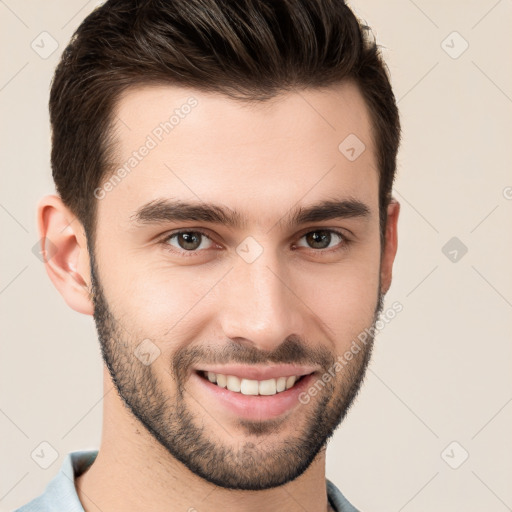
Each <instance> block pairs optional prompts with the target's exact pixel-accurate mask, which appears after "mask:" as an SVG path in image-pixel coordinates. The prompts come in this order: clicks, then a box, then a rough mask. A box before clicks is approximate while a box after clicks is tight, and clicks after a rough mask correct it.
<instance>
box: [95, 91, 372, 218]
mask: <svg viewBox="0 0 512 512" xmlns="http://www.w3.org/2000/svg"><path fill="white" fill-rule="evenodd" d="M114 114H115V115H114V133H115V140H116V147H115V153H114V159H115V161H114V162H113V164H114V165H113V170H114V174H113V175H109V176H107V178H108V183H107V182H105V181H104V182H103V183H102V184H100V187H101V188H102V190H103V192H105V193H104V194H103V196H104V197H103V198H102V200H101V201H100V204H99V207H98V212H99V216H98V220H99V221H100V219H101V217H102V213H101V212H102V211H103V212H106V211H107V210H108V212H109V217H110V216H112V215H114V216H117V217H118V221H119V222H120V223H121V222H124V221H127V220H128V219H129V217H130V216H131V215H132V214H133V212H134V211H136V210H137V209H138V208H140V206H141V205H143V204H145V203H148V202H150V201H154V200H158V199H162V198H172V199H181V200H195V201H208V202H212V203H220V204H223V205H227V206H229V207H230V208H231V209H233V210H236V211H239V212H243V213H246V214H247V215H244V216H246V217H250V216H251V215H252V216H253V217H254V219H256V220H258V221H259V222H264V221H265V222H267V221H268V222H269V223H272V222H275V220H276V218H278V217H280V216H282V215H283V214H285V213H286V209H289V208H290V206H292V205H294V204H296V203H297V202H298V201H300V202H301V203H307V202H308V201H309V200H311V201H313V200H314V199H315V200H318V199H326V198H329V197H332V196H333V195H336V197H343V196H347V197H357V198H358V199H361V200H363V201H365V202H367V203H371V202H373V201H375V200H376V199H377V197H378V194H377V190H378V173H377V167H376V160H375V146H374V141H373V140H372V130H371V120H370V115H369V112H368V109H367V106H366V104H365V102H364V99H363V97H362V95H361V93H360V92H359V89H358V88H357V87H356V86H355V85H354V84H352V83H349V82H347V83H344V84H341V85H338V86H336V87H331V88H328V89H323V90H318V89H312V90H303V91H296V92H287V93H283V94H280V95H278V96H276V97H274V98H273V99H271V100H268V101H265V102H241V101H238V100H233V99H231V98H228V97H227V96H224V95H221V94H217V93H206V92H203V91H198V90H195V89H185V88H181V87H175V86H145V87H139V88H134V89H129V90H128V91H127V92H125V93H124V94H123V95H122V96H121V97H120V99H119V102H118V104H117V106H116V109H115V112H114ZM270 205H275V207H274V206H273V207H272V208H271V207H270Z"/></svg>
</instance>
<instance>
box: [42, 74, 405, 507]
mask: <svg viewBox="0 0 512 512" xmlns="http://www.w3.org/2000/svg"><path fill="white" fill-rule="evenodd" d="M190 97H193V98H195V99H196V100H197V105H196V106H195V107H194V108H193V109H191V110H190V112H189V113H188V114H187V115H186V116H183V118H180V121H179V122H178V124H177V125H176V126H174V128H173V129H172V131H170V132H169V133H168V134H164V135H163V137H162V140H161V141H158V144H157V145H156V146H155V147H154V148H152V149H151V150H150V151H149V152H148V154H147V155H146V156H145V157H144V158H142V159H141V160H140V161H139V162H138V163H137V165H136V166H135V167H134V168H133V170H131V172H130V173H128V174H127V175H126V177H124V178H123V179H122V180H120V181H119V183H116V185H115V186H114V187H112V188H111V190H109V191H108V192H107V193H106V194H104V197H103V198H102V199H100V200H98V218H97V232H96V237H95V245H94V253H93V254H91V253H90V252H89V250H90V247H88V244H87V239H86V236H85V233H84V231H83V228H82V226H81V224H80V223H79V221H78V220H77V219H76V218H74V216H73V215H72V213H71V212H70V211H69V210H68V209H67V208H66V207H65V206H64V205H63V204H62V202H61V201H60V199H59V198H58V197H57V196H47V197H45V198H43V199H42V200H41V202H40V204H39V209H38V212H39V213H38V215H39V227H40V233H41V236H42V237H48V238H49V239H50V240H51V241H52V242H53V243H54V244H55V245H56V247H57V249H58V250H57V253H56V254H55V255H54V256H53V257H51V258H50V259H49V260H48V261H47V263H46V268H47V271H48V274H49V276H50V278H51V279H52V281H53V283H54V284H55V286H56V287H57V289H58V290H59V292H60V293H61V294H62V296H63V297H64V299H65V300H66V302H67V303H68V305H69V306H70V307H71V308H73V309H74V310H76V311H79V312H81V313H84V314H88V315H94V320H95V322H96V326H97V330H98V337H99V340H100V343H101V348H102V354H103V358H104V361H105V369H104V390H105V397H104V402H103V405H104V409H103V411H104V413H103V418H104V424H103V433H102V434H103V435H102V443H101V447H100V451H99V454H98V457H97V459H96V461H95V462H94V464H93V465H92V466H91V468H90V469H89V470H88V471H87V472H86V473H85V474H84V475H82V476H81V477H80V478H78V479H77V481H76V486H77V490H78V494H79V497H80V500H81V501H82V503H83V505H84V508H85V510H86V511H87V512H90V511H97V510H100V509H101V511H102V512H110V511H114V510H121V509H122V510H125V511H128V512H129V511H132V510H134V511H135V510H140V509H141V508H143V507H147V506H148V504H150V505H151V509H152V510H154V511H160V510H162V511H164V510H166V511H174V510H189V509H190V508H191V507H193V508H195V509H197V510H198V511H199V510H208V511H211V512H216V511H220V510H226V509H228V510H231V509H232V507H234V506H235V504H236V509H237V510H244V511H261V510H287V511H295V510H297V511H298V510H304V509H306V510H309V511H311V512H316V511H325V510H328V506H327V498H326V490H325V448H326V442H327V440H328V438H329V437H330V436H331V435H332V434H333V432H334V430H335V429H336V428H337V426H338V425H339V423H340V422H341V420H342V419H343V417H344V415H345V414H346V411H347V410H348V408H349V406H350V404H351V402H352V400H353V398H354V395H355V393H356V392H357V390H358V388H359V386H360V384H361V381H362V379H363V376H364V371H365V368H366V364H367V363H368V359H369V357H370V353H371V346H372V342H371V341H370V342H368V343H367V344H366V346H365V347H366V348H365V350H361V351H360V352H359V353H358V354H357V355H356V356H354V358H353V359H352V360H351V361H350V363H349V364H348V365H347V366H346V367H345V368H344V369H343V371H341V372H338V373H337V374H336V378H335V379H332V380H331V381H330V383H328V385H326V386H325V387H324V388H323V389H322V391H320V392H319V393H318V394H317V395H316V396H314V397H312V398H311V401H310V402H309V403H308V404H307V405H304V404H300V403H297V404H296V406H294V407H293V408H292V409H290V410H288V411H287V412H286V413H285V414H283V415H281V416H280V417H278V418H277V419H274V420H267V421H264V420H262V421H249V420H242V419H241V418H238V417H237V416H236V415H235V414H232V413H230V412H228V411H226V410H224V409H223V408H222V407H219V405H218V404H216V403H213V401H212V399H211V398H208V397H206V396H205V394H204V392H202V390H201V388H200V386H199V383H198V381H197V379H194V378H192V377H191V372H192V367H193V366H197V365H200V364H201V363H203V364H206V363H212V362H215V361H217V360H218V361H219V362H221V363H246V364H259V365H264V364H278V363H297V364H301V363H302V364H310V365H314V366H315V367H316V368H317V369H318V376H319V377H320V376H321V375H322V374H323V373H324V372H326V371H327V369H328V368H329V367H331V366H332V364H333V363H334V361H335V359H336V357H337V356H338V355H340V354H343V353H344V352H346V350H348V349H349V348H350V345H351V343H352V341H353V340H354V339H356V337H357V335H358V334H359V333H361V332H363V331H364V330H365V328H370V327H371V326H372V325H373V324H374V322H375V320H376V315H377V314H378V312H379V309H380V307H381V306H382V303H381V299H382V298H383V296H384V294H385V293H386V292H387V290H388V289H389V286H390V283H391V271H392V265H393V260H394V257H395V253H396V248H397V235H396V229H397V221H398V214H399V205H398V203H397V202H396V201H393V202H392V203H391V204H390V206H389V207H388V222H387V227H386V243H385V246H384V250H383V251H381V246H380V237H379V218H378V174H377V169H376V161H375V146H374V143H373V141H372V136H371V125H370V119H369V115H368V111H367V108H366V105H365V103H364V101H363V99H362V97H361V95H360V93H359V91H358V89H357V88H356V87H355V86H354V85H353V84H350V83H345V84H342V85H338V86H336V87H331V88H329V89H325V90H322V91H320V90H307V91H300V92H288V93H283V94H281V95H280V96H278V97H276V98H275V99H273V100H271V101H269V102H266V103H254V104H247V103H245V104H243V103H240V102H236V101H234V100H232V99H228V98H227V97H225V96H222V95H219V94H212V93H204V92H200V91H196V90H187V89H183V88H178V87H171V86H158V87H156V86H151V87H142V88H138V89H132V90H130V91H128V92H127V93H126V94H125V95H124V96H123V97H122V98H121V99H120V101H119V104H118V106H117V110H116V124H115V133H116V139H117V142H118V144H117V147H116V155H115V156H116V164H117V167H119V166H122V165H123V164H124V163H125V162H127V161H128V159H129V158H130V156H132V154H133V151H137V150H138V148H140V147H141V146H142V145H143V144H144V143H145V141H146V140H147V137H148V135H150V134H152V133H154V129H155V127H157V126H159V123H161V122H163V121H165V120H167V119H168V118H169V116H170V115H171V113H172V111H173V110H174V109H175V108H179V107H180V106H181V105H183V104H185V103H186V102H187V99H188V98H190ZM349 134H356V135H357V137H358V138H359V139H360V140H361V141H363V143H364V144H365V146H366V149H365V151H364V152H363V153H362V154H361V155H360V156H359V157H358V158H357V159H356V160H354V161H350V160H349V159H347V158H346V157H345V156H344V155H343V154H342V153H341V152H340V151H339V149H338V145H339V144H340V143H341V142H342V141H343V140H344V139H345V138H346V137H347V136H348V135H349ZM162 198H173V199H180V200H183V201H194V202H211V203H215V204H218V205H221V206H224V207H229V208H230V209H232V210H237V211H239V212H240V213H241V214H242V215H243V216H244V217H245V218H246V224H245V225H244V226H243V227H241V228H239V229H235V228H232V227H228V226H226V225H222V224H213V223H209V222H205V221H201V222H198V221H177V222H160V223H158V224H153V225H143V224H140V223H139V224H137V223H135V222H134V221H133V220H131V218H132V217H133V214H134V212H135V211H136V210H137V209H138V208H140V207H141V206H142V205H144V204H146V203H148V202H150V201H153V200H157V199H162ZM333 198H334V199H340V200H342V199H347V198H350V199H356V200H359V201H361V202H363V203H364V204H365V205H366V206H367V207H368V210H369V214H368V215H367V216H365V217H353V218H343V219H331V220H327V221H318V222H310V223H308V224H305V225H300V226H293V227H287V226H286V224H285V222H284V221H283V222H281V223H279V222H278V221H280V220H282V219H286V216H287V215H288V214H289V212H290V211H291V210H292V209H294V208H296V207H297V206H298V205H302V206H308V205H311V204H313V203H317V202H319V201H322V200H325V199H333ZM183 228H186V229H187V230H189V231H188V232H189V233H190V232H193V233H196V231H195V230H201V231H203V232H205V233H206V235H207V237H204V236H201V235H196V236H198V237H199V238H197V239H195V240H193V239H190V238H188V242H187V241H186V240H184V239H181V240H180V237H174V238H172V239H169V235H171V234H173V233H175V232H176V231H177V230H182V229H183ZM329 229H335V230H339V231H341V232H342V233H343V234H344V235H345V237H346V238H345V239H342V238H339V237H338V236H337V235H335V234H333V233H331V238H327V240H326V241H325V243H324V242H322V243H324V245H321V243H320V242H321V239H320V241H317V242H316V243H317V245H315V239H314V238H313V237H312V236H311V235H309V236H306V235H308V233H312V232H314V233H319V232H320V233H324V234H325V230H329ZM247 237H252V238H253V239H254V240H256V241H257V243H258V244H259V246H260V247H261V248H262V252H261V254H260V255H259V257H258V258H256V259H255V260H254V261H252V262H251V263H248V262H247V261H245V260H244V259H243V258H242V257H241V256H240V255H239V253H237V251H236V249H237V247H238V246H239V245H240V244H241V242H243V241H244V240H245V239H246V238H247ZM193 241H197V243H196V244H195V246H194V244H193V243H192V242H193ZM185 242H186V243H185ZM180 243H181V245H180ZM187 244H188V245H187ZM184 247H187V248H190V247H195V248H194V249H193V250H192V251H190V250H189V251H187V250H186V249H185V248H184ZM324 247H327V248H324ZM336 248H338V249H339V250H335V249H336ZM185 253H186V254H185ZM191 253H192V255H191ZM143 340H150V343H151V344H152V345H151V347H153V348H154V347H157V348H158V351H159V352H158V357H156V359H154V361H153V362H152V363H151V364H149V365H144V364H142V363H141V361H140V360H139V359H138V358H137V357H135V355H134V354H135V352H136V349H137V347H138V346H139V345H140V344H141V343H142V342H143ZM146 343H147V342H146Z"/></svg>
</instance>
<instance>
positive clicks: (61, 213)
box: [37, 195, 94, 315]
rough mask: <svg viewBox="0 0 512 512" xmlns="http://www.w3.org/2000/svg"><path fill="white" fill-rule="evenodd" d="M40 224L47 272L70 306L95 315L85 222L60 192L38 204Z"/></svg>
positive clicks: (46, 197) (38, 221) (44, 198)
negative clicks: (67, 205) (66, 204)
mask: <svg viewBox="0 0 512 512" xmlns="http://www.w3.org/2000/svg"><path fill="white" fill-rule="evenodd" d="M37 225H38V229H39V235H40V237H41V240H40V243H41V254H42V256H43V258H44V263H45V267H46V272H47V273H48V276H49V277H50V279H51V280H52V282H53V284H54V286H55V288H57V290H58V291H59V293H60V294H61V295H62V297H64V300H65V301H66V303H67V304H68V306H69V307H71V308H72V309H74V310H75V311H78V312H79V313H83V314H85V315H92V314H93V312H94V305H93V302H92V293H91V287H90V283H91V279H90V267H89V252H88V248H87V238H86V236H85V231H84V229H83V226H82V224H81V223H80V221H79V220H78V218H77V217H75V215H73V214H72V213H71V211H70V210H69V209H68V208H67V207H66V206H65V205H64V203H63V202H62V200H61V198H60V197H59V196H56V195H49V196H45V197H43V198H42V199H41V200H40V201H39V204H38V206H37Z"/></svg>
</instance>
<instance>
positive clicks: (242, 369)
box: [196, 364, 316, 380]
mask: <svg viewBox="0 0 512 512" xmlns="http://www.w3.org/2000/svg"><path fill="white" fill-rule="evenodd" d="M196 371H204V372H214V373H221V374H222V375H234V376H235V377H238V378H239V379H251V380H267V379H277V378H279V377H290V376H292V375H295V376H297V377H300V376H302V375H309V374H310V373H313V372H314V371H316V368H314V367H312V366H311V367H309V366H296V365H293V364H281V365H278V366H259V367H258V366H247V365H205V366H201V367H198V368H196Z"/></svg>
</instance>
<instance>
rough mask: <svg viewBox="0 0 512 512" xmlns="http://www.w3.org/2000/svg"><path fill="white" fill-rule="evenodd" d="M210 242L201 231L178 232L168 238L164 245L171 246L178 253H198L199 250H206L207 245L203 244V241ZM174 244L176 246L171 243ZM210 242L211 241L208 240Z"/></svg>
mask: <svg viewBox="0 0 512 512" xmlns="http://www.w3.org/2000/svg"><path fill="white" fill-rule="evenodd" d="M205 239H206V240H210V239H209V238H208V236H207V235H205V234H204V233H202V232H201V231H179V232H177V233H173V234H171V235H170V236H168V237H167V238H166V239H165V240H164V243H167V244H168V245H170V246H172V247H173V248H174V249H176V250H177V251H178V252H180V251H187V252H191V251H198V250H199V249H207V248H208V244H206V246H205V244H204V240H205ZM174 241H175V243H176V245H175V244H174V243H172V242H174ZM210 242H211V240H210Z"/></svg>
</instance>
